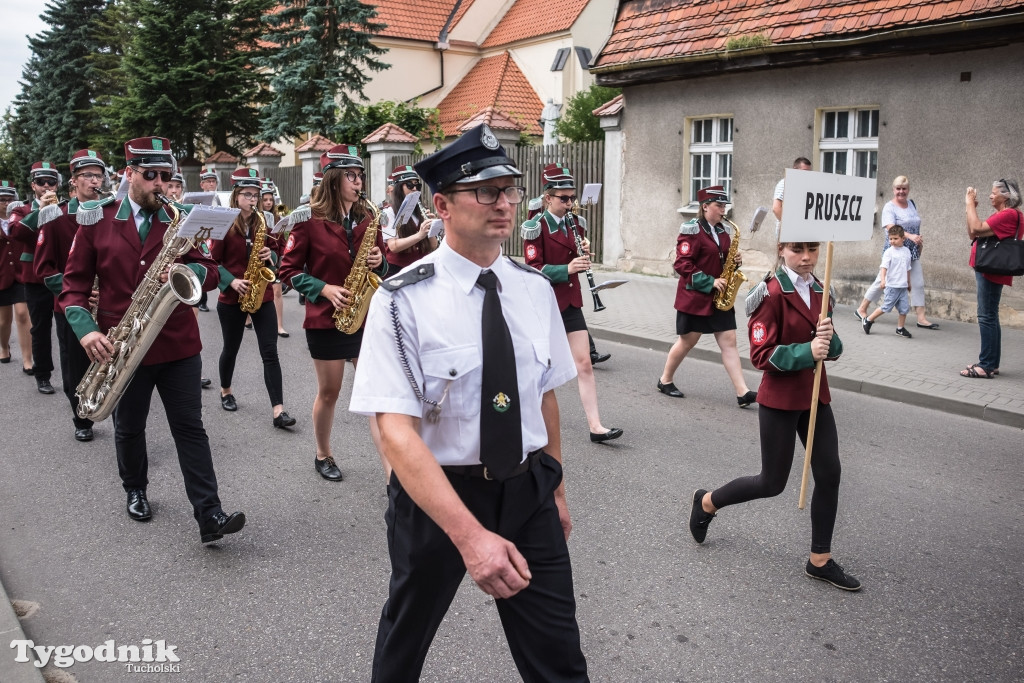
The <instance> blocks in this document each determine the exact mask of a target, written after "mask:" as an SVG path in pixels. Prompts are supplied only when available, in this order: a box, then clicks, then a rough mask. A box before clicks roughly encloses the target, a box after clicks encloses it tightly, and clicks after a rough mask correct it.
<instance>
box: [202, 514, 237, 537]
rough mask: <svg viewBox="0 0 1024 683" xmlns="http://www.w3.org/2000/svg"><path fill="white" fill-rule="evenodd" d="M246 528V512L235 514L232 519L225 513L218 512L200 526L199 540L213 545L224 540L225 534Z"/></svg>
mask: <svg viewBox="0 0 1024 683" xmlns="http://www.w3.org/2000/svg"><path fill="white" fill-rule="evenodd" d="M244 526H245V513H244V512H233V513H231V516H230V517H229V516H228V515H225V514H224V513H223V512H218V513H216V514H215V515H214V516H213V517H210V518H209V519H208V520H206V521H205V522H204V523H202V524H200V525H199V539H200V540H201V541H202V542H203V543H212V542H214V541H217V540H220V539H222V538H224V535H225V534H233V533H237V532H239V531H241V530H242V527H244Z"/></svg>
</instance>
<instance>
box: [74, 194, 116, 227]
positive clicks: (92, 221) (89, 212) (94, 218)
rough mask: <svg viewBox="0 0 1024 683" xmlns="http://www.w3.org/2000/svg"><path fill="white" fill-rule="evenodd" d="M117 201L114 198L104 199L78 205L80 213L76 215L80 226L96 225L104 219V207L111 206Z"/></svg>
mask: <svg viewBox="0 0 1024 683" xmlns="http://www.w3.org/2000/svg"><path fill="white" fill-rule="evenodd" d="M115 201H116V200H115V199H114V198H113V197H104V198H103V199H95V200H91V201H88V202H82V203H81V204H79V205H78V213H76V214H75V218H76V219H77V220H78V224H79V225H96V224H97V223H99V222H100V219H101V218H103V207H104V206H110V205H111V204H113V203H114V202H115Z"/></svg>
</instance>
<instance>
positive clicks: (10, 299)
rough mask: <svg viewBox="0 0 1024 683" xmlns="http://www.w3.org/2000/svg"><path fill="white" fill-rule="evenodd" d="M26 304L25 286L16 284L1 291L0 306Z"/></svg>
mask: <svg viewBox="0 0 1024 683" xmlns="http://www.w3.org/2000/svg"><path fill="white" fill-rule="evenodd" d="M23 303H25V285H23V284H21V283H20V282H15V283H14V284H13V285H11V286H10V287H8V288H7V289H0V306H13V305H14V304H23Z"/></svg>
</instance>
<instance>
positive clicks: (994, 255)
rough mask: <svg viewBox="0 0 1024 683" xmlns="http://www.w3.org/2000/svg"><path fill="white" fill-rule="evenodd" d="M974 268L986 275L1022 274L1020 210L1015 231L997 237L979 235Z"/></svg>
mask: <svg viewBox="0 0 1024 683" xmlns="http://www.w3.org/2000/svg"><path fill="white" fill-rule="evenodd" d="M974 270H976V271H977V272H979V273H984V274H986V275H1012V276H1014V277H1016V276H1018V275H1024V241H1022V240H1021V239H1020V211H1018V212H1017V233H1016V234H1015V235H1014V236H1013V237H1006V238H1004V239H999V238H998V237H996V236H995V235H989V236H988V237H981V238H979V239H978V240H977V249H975V250H974Z"/></svg>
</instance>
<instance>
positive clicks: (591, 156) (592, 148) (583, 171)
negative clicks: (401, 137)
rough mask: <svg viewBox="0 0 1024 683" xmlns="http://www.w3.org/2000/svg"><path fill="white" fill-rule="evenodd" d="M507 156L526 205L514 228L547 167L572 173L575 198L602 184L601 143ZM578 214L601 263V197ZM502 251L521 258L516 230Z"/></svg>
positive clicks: (513, 150) (401, 159) (398, 159)
mask: <svg viewBox="0 0 1024 683" xmlns="http://www.w3.org/2000/svg"><path fill="white" fill-rule="evenodd" d="M506 151H507V153H508V155H509V156H510V157H511V158H512V160H513V161H515V163H516V166H517V167H518V168H519V170H520V171H522V172H523V179H522V183H523V185H524V186H525V187H526V197H527V199H526V201H524V202H523V203H522V204H520V205H519V206H518V207H517V210H516V218H515V225H516V227H517V228H518V226H519V225H522V222H523V221H525V220H526V213H527V211H528V209H529V200H530V199H531V198H533V197H539V196H540V195H541V187H542V185H543V182H542V181H541V171H542V170H543V168H544V167H545V166H547V165H548V164H554V163H558V164H564V165H566V166H568V167H569V169H570V170H571V171H572V174H573V176H574V177H575V178H576V185H577V188H576V193H577V195H578V194H580V193H582V192H583V185H584V184H585V183H602V184H603V183H604V141H603V140H598V141H595V142H568V143H560V144H556V145H538V146H531V147H510V148H508V149H507V150H506ZM424 156H426V155H423V154H417V155H412V154H408V155H400V156H395V157H393V158H392V161H391V163H392V166H402V165H403V164H415V163H416V162H417V161H419V160H420V159H422V158H423V157H424ZM429 194H430V190H429V189H428V188H424V195H425V196H424V198H423V201H424V202H426V203H427V205H428V206H430V196H429ZM580 213H581V214H582V215H583V216H584V217H586V219H587V226H588V228H589V235H588V237H589V238H590V249H591V251H593V252H594V261H595V262H597V263H600V262H601V259H602V256H603V254H602V251H603V249H602V242H603V241H604V240H603V238H604V193H603V192H602V194H601V200H600V201H599V202H598V203H597V204H596V205H593V206H587V207H581V208H580ZM503 248H504V251H505V253H506V254H509V255H510V256H522V255H523V239H522V237H520V235H519V230H518V229H517V230H515V231H514V232H513V233H512V236H511V237H509V239H508V240H507V241H506V242H505V244H504V247H503Z"/></svg>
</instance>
